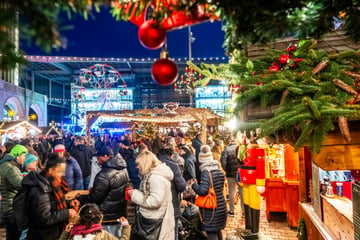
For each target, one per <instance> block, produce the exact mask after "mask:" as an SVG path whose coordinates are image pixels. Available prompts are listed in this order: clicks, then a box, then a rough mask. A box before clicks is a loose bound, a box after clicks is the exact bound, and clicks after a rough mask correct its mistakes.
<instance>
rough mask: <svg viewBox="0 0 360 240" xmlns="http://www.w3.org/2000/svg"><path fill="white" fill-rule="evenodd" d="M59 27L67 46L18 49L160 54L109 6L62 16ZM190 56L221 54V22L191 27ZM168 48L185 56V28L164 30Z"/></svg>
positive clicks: (64, 53) (86, 54) (71, 53)
mask: <svg viewBox="0 0 360 240" xmlns="http://www.w3.org/2000/svg"><path fill="white" fill-rule="evenodd" d="M62 26H67V27H69V26H70V27H71V28H72V29H70V30H64V31H62V35H63V36H65V37H66V38H67V48H66V49H61V50H59V51H56V50H53V51H52V52H51V53H50V54H46V53H44V52H43V51H41V50H40V49H38V48H36V47H34V46H28V44H25V43H23V42H22V43H21V49H22V50H24V51H25V53H26V54H27V55H53V56H82V57H122V58H129V57H134V58H142V57H144V58H146V57H154V58H158V57H159V52H160V50H149V49H146V48H144V47H143V46H142V45H141V44H140V42H139V40H138V37H137V31H138V27H137V26H135V25H134V24H132V23H131V22H123V21H116V20H115V18H113V17H112V16H111V14H110V13H109V10H108V9H105V10H102V11H101V12H100V13H94V18H92V17H89V19H88V20H84V19H83V18H82V17H80V16H73V19H72V20H67V19H65V20H64V21H63V23H62ZM192 32H193V37H194V38H195V39H196V40H195V41H194V42H193V44H192V55H193V57H195V58H196V57H201V58H203V57H223V56H225V53H224V49H223V47H222V44H223V41H224V32H223V31H222V30H221V22H220V21H215V22H213V23H211V22H206V23H202V24H198V25H194V26H192ZM167 39H168V51H169V54H170V57H174V58H177V57H181V58H183V57H188V55H189V54H188V28H183V29H180V30H174V31H171V32H168V33H167Z"/></svg>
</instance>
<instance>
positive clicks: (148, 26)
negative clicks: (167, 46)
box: [138, 19, 166, 49]
mask: <svg viewBox="0 0 360 240" xmlns="http://www.w3.org/2000/svg"><path fill="white" fill-rule="evenodd" d="M138 37H139V40H140V43H141V45H143V46H144V47H146V48H149V49H158V48H161V47H162V46H163V45H164V43H165V39H166V31H165V30H164V29H159V28H156V27H155V26H154V24H153V20H151V19H150V20H147V21H145V22H144V23H143V24H141V26H140V27H139V31H138Z"/></svg>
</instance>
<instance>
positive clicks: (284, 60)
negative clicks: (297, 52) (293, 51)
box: [279, 54, 290, 64]
mask: <svg viewBox="0 0 360 240" xmlns="http://www.w3.org/2000/svg"><path fill="white" fill-rule="evenodd" d="M289 59H290V57H289V55H287V54H284V55H281V56H280V57H279V62H280V63H282V64H287V62H288V60H289Z"/></svg>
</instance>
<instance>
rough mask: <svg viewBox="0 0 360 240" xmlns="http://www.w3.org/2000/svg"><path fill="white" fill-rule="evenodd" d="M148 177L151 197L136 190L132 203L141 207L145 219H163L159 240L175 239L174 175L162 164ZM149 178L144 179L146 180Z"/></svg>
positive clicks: (140, 210)
mask: <svg viewBox="0 0 360 240" xmlns="http://www.w3.org/2000/svg"><path fill="white" fill-rule="evenodd" d="M148 174H150V176H149V177H148V184H145V185H149V190H148V191H149V195H148V196H147V197H144V191H140V190H134V192H133V194H132V195H131V201H133V202H134V203H135V204H137V205H139V207H140V208H139V212H140V213H141V214H142V215H143V216H144V217H145V218H153V219H159V218H162V219H163V221H162V225H161V231H160V236H159V240H172V239H174V238H175V219H174V208H173V207H172V194H171V182H172V180H173V177H174V174H173V172H172V170H171V169H170V168H169V167H168V166H166V164H164V163H162V164H160V165H159V166H157V167H156V168H155V169H153V170H152V171H151V172H150V173H148ZM146 178H147V177H144V179H146Z"/></svg>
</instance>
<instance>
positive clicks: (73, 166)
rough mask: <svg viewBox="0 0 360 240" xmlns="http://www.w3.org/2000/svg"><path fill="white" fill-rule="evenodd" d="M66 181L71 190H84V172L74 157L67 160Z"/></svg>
mask: <svg viewBox="0 0 360 240" xmlns="http://www.w3.org/2000/svg"><path fill="white" fill-rule="evenodd" d="M64 179H65V181H66V182H67V184H68V185H69V187H70V190H83V188H84V184H83V176H82V172H81V169H80V166H79V163H78V162H77V161H76V160H75V158H73V157H70V159H66V171H65V177H64Z"/></svg>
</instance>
